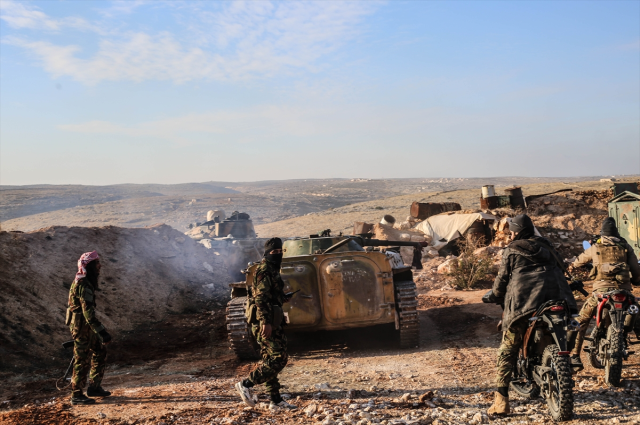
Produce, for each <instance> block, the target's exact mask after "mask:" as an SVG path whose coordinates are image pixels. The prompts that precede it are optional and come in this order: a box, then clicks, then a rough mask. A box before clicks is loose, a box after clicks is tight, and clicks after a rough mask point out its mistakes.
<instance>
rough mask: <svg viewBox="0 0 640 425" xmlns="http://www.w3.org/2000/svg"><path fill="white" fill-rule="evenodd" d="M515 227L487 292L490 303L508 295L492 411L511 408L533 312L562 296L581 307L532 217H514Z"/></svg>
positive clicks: (503, 411) (504, 411)
mask: <svg viewBox="0 0 640 425" xmlns="http://www.w3.org/2000/svg"><path fill="white" fill-rule="evenodd" d="M509 230H510V231H511V240H512V242H511V243H510V244H509V246H508V247H506V248H505V250H504V253H503V254H502V264H500V270H499V271H498V276H496V280H495V281H494V282H493V288H492V290H491V292H490V293H489V294H487V295H485V298H488V300H487V301H488V302H496V301H497V300H498V299H504V314H503V316H502V332H503V334H502V343H501V344H500V348H499V349H498V362H497V365H496V369H497V371H496V387H498V388H497V391H496V392H495V394H494V397H495V398H494V402H493V405H492V406H491V407H490V408H489V410H488V411H487V413H489V414H490V415H506V414H509V412H510V407H509V383H510V382H511V377H512V376H513V371H514V369H515V366H516V361H517V359H518V350H520V347H522V344H523V341H524V334H525V332H526V330H527V327H528V326H529V318H530V317H531V314H533V313H534V312H535V311H536V310H537V309H538V307H540V306H541V305H542V304H543V303H545V302H546V301H549V300H562V299H564V300H566V301H567V304H568V306H569V309H571V310H572V311H577V306H576V300H575V298H573V293H572V291H571V289H570V288H569V284H568V283H567V280H566V279H565V277H564V272H563V270H562V268H561V265H560V264H558V262H559V256H558V253H557V252H556V251H555V249H554V248H553V247H552V246H551V242H550V241H548V240H547V239H545V238H543V237H540V236H536V234H535V227H534V225H533V222H532V221H531V218H529V216H527V215H526V214H520V215H518V216H516V217H514V218H513V220H512V221H511V223H510V224H509ZM490 298H493V299H490ZM483 301H484V299H483Z"/></svg>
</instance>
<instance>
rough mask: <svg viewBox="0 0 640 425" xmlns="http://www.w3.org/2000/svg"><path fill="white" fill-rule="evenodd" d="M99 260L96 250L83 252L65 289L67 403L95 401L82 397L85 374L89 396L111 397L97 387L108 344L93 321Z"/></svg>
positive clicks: (94, 317)
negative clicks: (69, 342)
mask: <svg viewBox="0 0 640 425" xmlns="http://www.w3.org/2000/svg"><path fill="white" fill-rule="evenodd" d="M99 275H100V260H99V258H98V253H97V252H96V251H92V252H85V253H84V254H82V256H81V257H80V259H79V260H78V273H76V278H75V280H74V281H73V283H72V284H71V289H69V307H68V308H67V319H66V325H68V326H69V329H70V330H71V337H72V338H73V356H74V363H73V376H72V377H71V390H72V393H71V404H74V405H83V404H93V403H95V400H94V399H92V398H89V397H87V396H85V395H84V393H83V390H84V387H85V385H86V383H87V374H88V375H89V388H88V389H87V395H88V396H90V397H107V396H109V395H111V393H110V392H109V391H105V390H104V389H102V387H101V383H102V378H103V377H104V368H105V359H106V357H107V349H106V347H105V346H106V344H108V343H109V342H110V341H111V335H109V334H108V333H107V331H106V329H105V328H104V326H102V323H100V321H99V320H98V319H97V318H96V310H95V308H96V296H95V291H96V289H97V288H98V276H99Z"/></svg>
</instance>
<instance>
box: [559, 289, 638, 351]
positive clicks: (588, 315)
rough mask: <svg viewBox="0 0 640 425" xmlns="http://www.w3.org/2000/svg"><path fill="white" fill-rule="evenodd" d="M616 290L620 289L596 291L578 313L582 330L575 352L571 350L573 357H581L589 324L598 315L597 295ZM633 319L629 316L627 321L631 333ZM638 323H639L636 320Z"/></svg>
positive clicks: (627, 327)
mask: <svg viewBox="0 0 640 425" xmlns="http://www.w3.org/2000/svg"><path fill="white" fill-rule="evenodd" d="M616 289H618V288H600V289H598V290H596V291H594V293H593V294H592V295H591V296H590V297H588V298H587V299H586V300H585V302H584V305H583V306H582V309H581V310H580V313H578V317H576V320H577V321H578V323H580V330H579V331H578V336H577V337H576V343H575V345H574V346H573V350H571V355H572V356H573V355H580V350H582V344H583V343H584V336H585V335H586V333H587V328H589V323H591V319H593V316H595V314H596V309H597V308H598V297H597V296H596V294H603V293H605V292H609V291H615V290H616ZM633 319H635V317H634V316H631V315H627V317H626V320H625V330H626V331H630V330H631V329H632V326H633V322H632V320H633ZM627 322H629V323H627ZM636 322H638V321H637V320H636ZM638 324H640V323H638Z"/></svg>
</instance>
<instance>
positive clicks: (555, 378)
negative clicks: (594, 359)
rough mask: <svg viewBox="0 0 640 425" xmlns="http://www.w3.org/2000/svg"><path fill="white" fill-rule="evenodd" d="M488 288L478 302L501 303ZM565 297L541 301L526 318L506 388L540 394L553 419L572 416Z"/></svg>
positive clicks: (530, 395)
mask: <svg viewBox="0 0 640 425" xmlns="http://www.w3.org/2000/svg"><path fill="white" fill-rule="evenodd" d="M492 297H493V293H492V291H489V293H487V294H486V295H485V296H484V297H483V299H482V301H483V302H485V303H487V302H495V303H496V304H501V302H500V301H501V300H496V299H495V298H493V299H492ZM578 327H579V323H578V322H577V321H576V320H575V319H573V318H572V315H571V312H570V310H569V307H568V305H567V302H566V301H565V300H552V301H547V302H545V303H544V304H542V305H541V306H540V307H539V308H538V310H537V311H536V312H535V313H534V314H533V316H532V317H531V318H530V319H529V327H528V329H527V331H526V333H525V336H524V342H523V344H522V348H521V349H520V352H519V354H518V360H517V362H516V368H515V370H514V371H513V378H512V380H511V384H510V388H511V389H512V390H514V391H515V392H517V393H518V394H520V395H521V396H523V397H528V398H530V399H535V398H537V397H539V396H540V395H542V396H543V397H544V399H545V400H546V402H547V406H548V407H549V412H550V414H551V417H552V418H553V419H554V420H555V421H566V420H569V419H571V417H572V416H573V386H574V382H573V378H572V371H571V361H570V359H569V353H570V350H569V341H567V329H569V328H573V329H577V328H578Z"/></svg>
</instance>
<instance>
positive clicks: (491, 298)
mask: <svg viewBox="0 0 640 425" xmlns="http://www.w3.org/2000/svg"><path fill="white" fill-rule="evenodd" d="M497 301H498V299H497V298H496V296H495V295H493V289H489V292H487V293H486V294H484V297H482V302H483V303H485V304H495V303H496V302H497Z"/></svg>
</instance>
